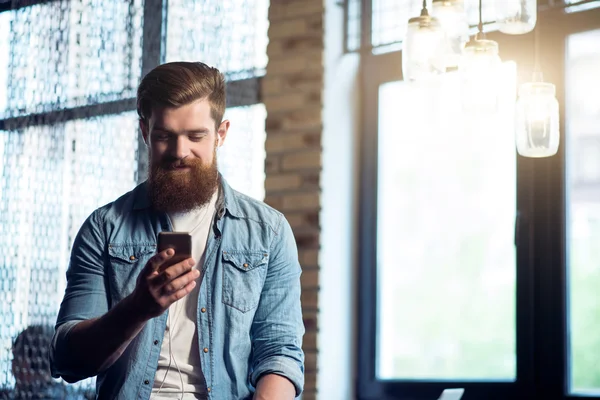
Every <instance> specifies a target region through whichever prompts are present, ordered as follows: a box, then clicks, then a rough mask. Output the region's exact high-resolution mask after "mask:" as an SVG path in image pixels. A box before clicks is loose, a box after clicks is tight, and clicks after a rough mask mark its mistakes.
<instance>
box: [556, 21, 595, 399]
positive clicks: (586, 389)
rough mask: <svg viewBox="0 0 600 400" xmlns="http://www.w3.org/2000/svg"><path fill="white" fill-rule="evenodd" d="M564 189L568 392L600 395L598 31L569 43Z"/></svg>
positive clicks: (571, 39)
mask: <svg viewBox="0 0 600 400" xmlns="http://www.w3.org/2000/svg"><path fill="white" fill-rule="evenodd" d="M566 58H567V68H566V71H567V77H566V88H567V93H566V99H567V103H566V118H565V122H566V124H565V125H566V132H565V135H564V136H565V140H566V146H565V151H566V169H567V171H566V190H567V196H566V199H567V262H568V296H569V308H568V312H569V355H570V362H569V365H570V371H569V372H570V373H569V376H570V385H569V386H570V391H571V392H576V393H577V394H595V395H599V394H600V369H598V353H599V352H600V330H599V329H598V324H597V323H596V321H597V320H598V315H600V296H599V295H598V288H599V287H600V269H598V264H599V263H600V246H598V244H599V243H600V97H599V96H598V93H600V75H598V71H600V30H596V31H590V32H584V33H579V34H576V35H572V36H570V37H569V38H568V41H567V57H566Z"/></svg>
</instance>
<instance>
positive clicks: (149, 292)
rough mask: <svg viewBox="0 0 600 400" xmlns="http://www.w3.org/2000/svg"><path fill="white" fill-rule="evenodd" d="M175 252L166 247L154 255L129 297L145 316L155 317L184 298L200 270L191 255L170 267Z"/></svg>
mask: <svg viewBox="0 0 600 400" xmlns="http://www.w3.org/2000/svg"><path fill="white" fill-rule="evenodd" d="M174 254H175V252H174V251H173V250H172V249H167V250H165V251H163V252H160V253H158V254H156V255H155V256H153V257H152V258H151V259H150V260H148V263H147V264H146V265H145V266H144V269H142V271H141V272H140V275H139V276H138V278H137V285H136V287H135V290H134V291H133V293H132V294H131V296H130V301H131V305H132V306H133V307H134V308H135V310H136V311H137V312H138V313H139V314H138V316H141V317H143V318H144V319H150V318H154V317H158V316H159V315H161V314H162V313H164V312H165V310H167V309H168V308H169V306H170V305H171V304H173V303H175V302H176V301H177V300H179V299H181V298H183V297H185V296H186V295H187V294H188V293H190V292H191V291H192V289H194V287H195V286H196V279H198V277H199V276H200V272H199V271H198V270H196V269H194V270H192V267H193V266H194V265H196V262H195V261H194V260H193V259H192V258H188V259H186V260H183V261H181V262H179V263H177V264H174V265H171V266H169V263H168V261H169V259H171V258H172V257H173V255H174Z"/></svg>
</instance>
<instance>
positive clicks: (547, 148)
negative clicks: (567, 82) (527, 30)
mask: <svg viewBox="0 0 600 400" xmlns="http://www.w3.org/2000/svg"><path fill="white" fill-rule="evenodd" d="M538 31H539V27H538V28H536V29H535V31H534V48H535V51H534V57H535V67H534V72H533V79H532V81H531V82H527V83H523V84H522V85H521V86H520V87H519V98H518V100H517V106H516V116H515V122H516V132H515V139H516V146H517V151H518V153H519V154H520V155H522V156H524V157H531V158H540V157H550V156H553V155H554V154H556V152H557V151H558V145H559V142H560V128H559V110H558V100H557V99H556V87H555V86H554V85H553V84H551V83H548V82H544V80H543V75H542V72H541V68H540V65H539V38H538V35H539V32H538Z"/></svg>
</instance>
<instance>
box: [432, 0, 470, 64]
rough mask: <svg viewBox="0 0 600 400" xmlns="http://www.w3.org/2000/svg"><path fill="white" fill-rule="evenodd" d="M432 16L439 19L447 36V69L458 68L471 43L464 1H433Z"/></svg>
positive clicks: (445, 49)
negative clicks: (467, 46)
mask: <svg viewBox="0 0 600 400" xmlns="http://www.w3.org/2000/svg"><path fill="white" fill-rule="evenodd" d="M431 15H432V16H433V17H435V18H437V19H438V21H439V22H440V25H441V26H442V29H443V31H444V35H445V45H444V47H445V48H444V51H445V53H446V54H445V60H444V61H445V63H446V68H455V67H458V64H459V62H460V57H461V56H462V53H463V50H464V48H465V44H466V43H467V42H468V41H469V21H468V19H467V13H466V12H465V5H464V1H463V0H433V3H432V6H431Z"/></svg>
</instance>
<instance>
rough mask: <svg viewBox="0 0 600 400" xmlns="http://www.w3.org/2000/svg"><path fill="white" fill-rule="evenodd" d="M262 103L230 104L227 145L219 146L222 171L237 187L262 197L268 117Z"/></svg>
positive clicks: (226, 115) (244, 191)
mask: <svg viewBox="0 0 600 400" xmlns="http://www.w3.org/2000/svg"><path fill="white" fill-rule="evenodd" d="M266 117H267V110H266V109H265V106H264V105H263V104H256V105H253V106H249V107H235V108H230V109H228V110H227V111H226V112H225V119H228V120H229V121H230V122H231V126H230V128H229V132H228V133H227V138H226V139H225V142H224V145H223V146H222V147H220V148H219V150H218V151H219V152H218V163H219V171H220V172H221V173H222V174H223V176H224V177H225V179H227V182H228V183H229V184H230V185H231V187H233V188H234V189H236V190H238V191H240V192H242V193H244V194H246V195H248V196H251V197H254V198H255V199H258V200H263V199H264V197H265V157H266V153H265V139H266V137H267V135H266V133H265V119H266Z"/></svg>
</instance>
